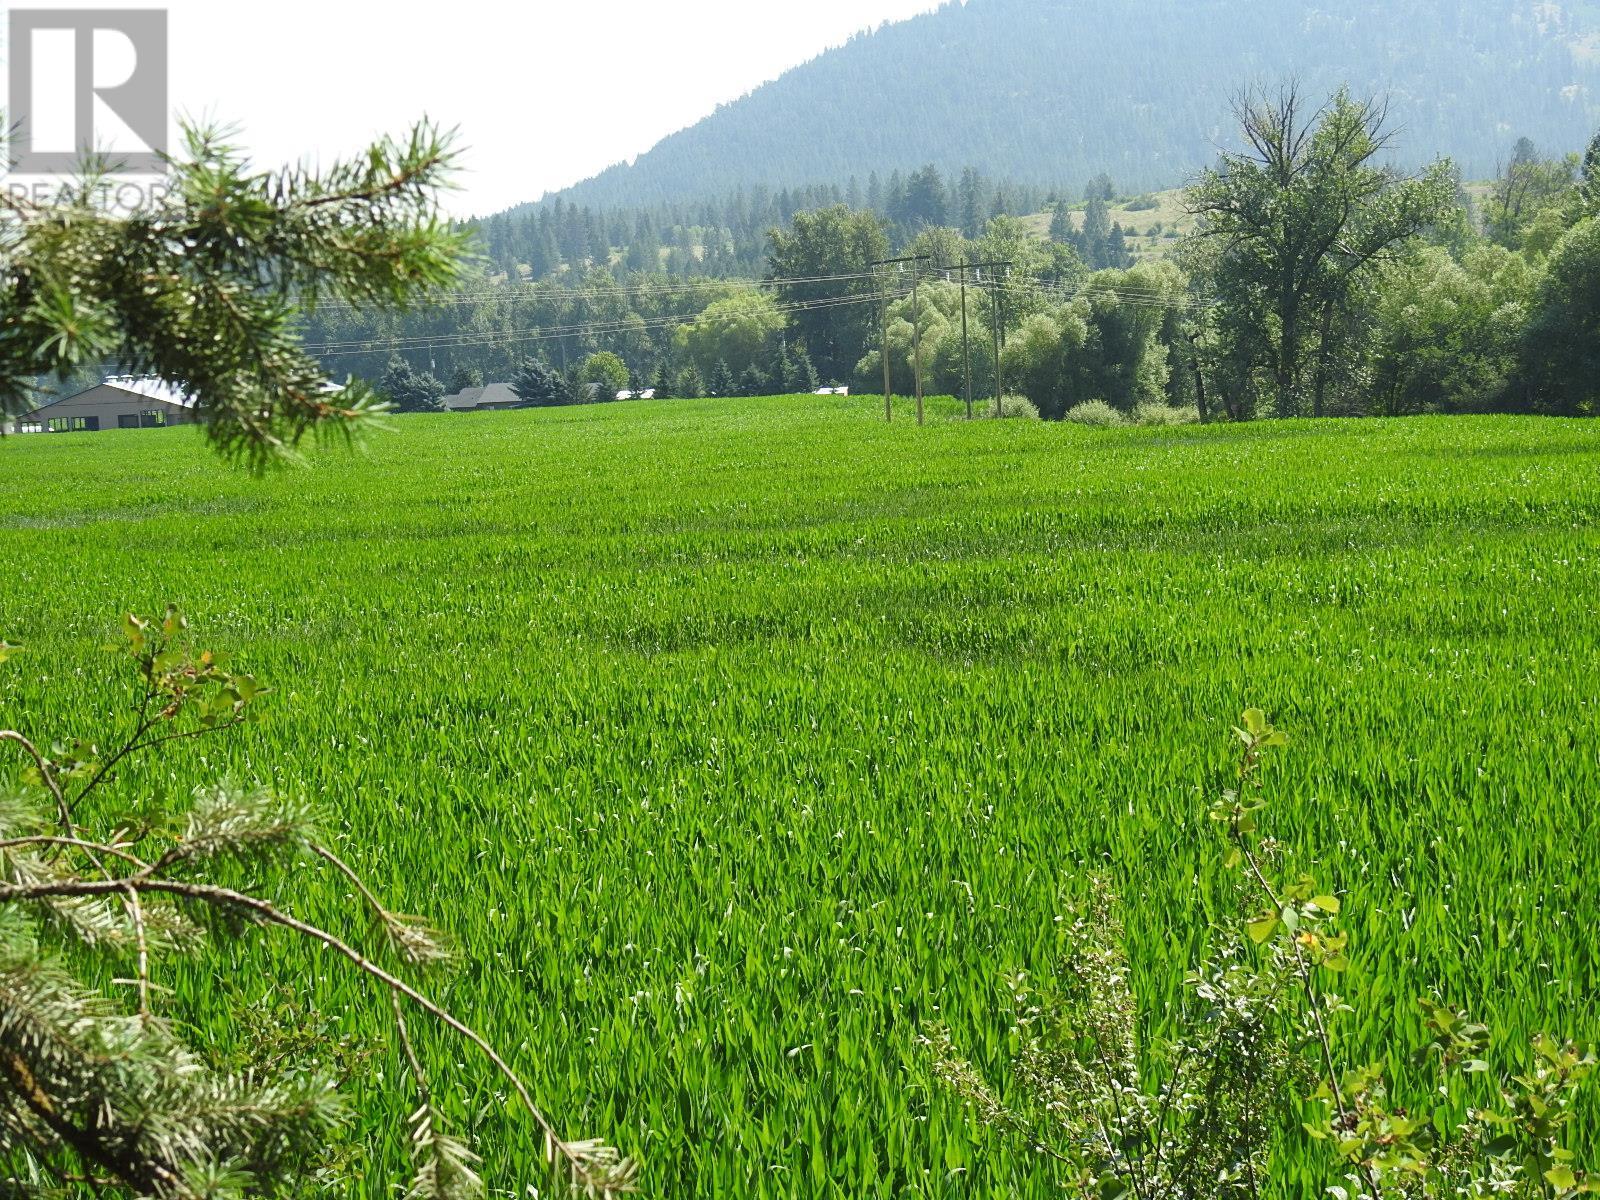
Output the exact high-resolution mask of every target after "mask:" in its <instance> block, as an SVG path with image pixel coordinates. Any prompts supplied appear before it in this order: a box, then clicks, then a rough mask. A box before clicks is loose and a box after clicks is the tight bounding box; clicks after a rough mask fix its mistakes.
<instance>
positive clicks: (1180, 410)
mask: <svg viewBox="0 0 1600 1200" xmlns="http://www.w3.org/2000/svg"><path fill="white" fill-rule="evenodd" d="M1133 420H1134V423H1135V424H1137V425H1198V424H1200V409H1199V408H1198V407H1197V406H1195V405H1189V406H1187V407H1185V406H1184V405H1181V404H1152V403H1146V404H1141V405H1139V406H1138V407H1137V408H1135V409H1134V410H1133Z"/></svg>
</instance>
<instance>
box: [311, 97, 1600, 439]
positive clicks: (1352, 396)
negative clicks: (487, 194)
mask: <svg viewBox="0 0 1600 1200" xmlns="http://www.w3.org/2000/svg"><path fill="white" fill-rule="evenodd" d="M1234 116H1235V118H1236V120H1237V122H1238V125H1239V128H1240V131H1241V140H1240V144H1241V145H1242V146H1243V147H1244V148H1243V149H1241V150H1238V151H1232V152H1229V153H1227V154H1225V155H1223V156H1222V157H1221V159H1220V160H1219V161H1218V162H1217V164H1216V165H1215V166H1214V167H1212V168H1211V169H1210V170H1208V171H1206V172H1204V173H1203V174H1202V175H1200V176H1199V177H1198V178H1197V179H1195V180H1194V181H1193V183H1192V184H1191V186H1190V187H1189V188H1188V189H1186V191H1185V193H1184V196H1185V204H1186V206H1187V207H1188V209H1189V211H1190V213H1191V214H1192V216H1193V217H1194V219H1195V220H1196V222H1197V228H1196V229H1195V230H1194V232H1193V233H1191V234H1190V235H1189V236H1187V237H1186V238H1185V239H1183V240H1182V241H1181V242H1180V243H1178V244H1177V246H1176V249H1175V251H1174V252H1173V253H1172V254H1171V255H1169V256H1167V257H1165V258H1159V259H1158V258H1153V257H1146V258H1144V259H1142V260H1138V261H1136V260H1135V258H1134V256H1133V255H1132V254H1131V253H1130V251H1129V249H1128V246H1127V242H1126V239H1125V238H1124V237H1123V235H1122V231H1121V229H1120V228H1119V227H1117V226H1115V225H1110V224H1108V212H1109V209H1108V198H1109V197H1111V196H1112V195H1113V194H1114V185H1113V184H1112V183H1111V181H1110V180H1108V179H1103V178H1102V179H1099V180H1096V181H1094V182H1093V183H1092V184H1091V185H1090V187H1089V188H1088V189H1087V191H1086V193H1085V199H1084V200H1083V201H1081V202H1080V201H1078V200H1076V199H1075V198H1073V199H1071V200H1069V199H1068V198H1066V197H1063V196H1059V195H1058V196H1056V197H1055V198H1054V201H1053V203H1052V204H1051V205H1050V207H1049V209H1048V210H1047V216H1046V217H1044V218H1040V217H1022V216H1018V215H1014V214H1011V213H1005V212H1000V213H994V212H990V213H987V214H986V215H985V216H984V217H983V219H982V221H981V223H980V226H979V229H978V232H977V234H976V236H973V235H972V234H971V232H970V231H969V230H970V227H969V226H967V225H966V224H964V223H960V224H941V223H937V222H936V221H934V220H932V218H933V217H934V216H937V215H939V213H940V212H941V211H943V213H944V215H945V216H946V217H947V218H948V217H949V215H950V209H949V207H948V205H949V202H950V199H951V197H952V196H955V197H959V195H960V191H961V189H960V187H959V186H958V187H957V188H955V189H953V190H951V189H946V188H944V183H943V180H942V178H941V177H940V176H939V173H938V172H937V170H936V169H933V168H929V169H928V170H926V171H922V172H917V173H915V176H914V178H913V180H912V181H907V180H901V181H899V190H898V191H897V194H903V195H904V196H906V197H908V198H909V197H916V200H915V203H914V204H913V205H912V207H911V208H910V209H905V210H903V212H902V219H901V220H898V221H896V220H891V219H890V218H888V217H886V216H885V215H884V214H882V213H880V212H879V211H877V210H875V209H872V208H868V207H854V206H852V205H850V204H849V203H846V202H840V203H829V204H827V205H824V206H822V207H818V208H811V209H802V210H799V211H796V212H794V213H792V214H791V215H790V216H789V217H788V219H787V220H785V221H783V222H782V223H778V224H774V225H772V226H769V227H768V228H767V229H765V230H764V232H763V234H762V239H763V246H764V248H763V251H762V261H761V271H760V272H759V273H760V274H761V275H762V276H763V279H762V280H760V281H758V280H756V279H754V278H753V276H754V275H755V274H756V272H752V273H751V274H752V278H748V279H744V280H738V279H731V278H730V279H720V280H717V279H708V278H692V279H691V278H676V277H674V276H672V275H671V274H670V273H668V272H664V271H661V270H656V271H639V272H632V271H628V270H627V269H626V268H625V267H624V266H623V265H621V264H620V263H619V262H616V261H611V262H607V263H599V262H596V261H594V260H590V261H588V262H587V263H586V264H584V265H583V266H582V267H581V269H580V268H579V267H576V266H563V268H562V269H561V270H560V271H559V272H557V273H556V274H553V275H551V276H548V277H545V278H539V279H532V280H525V279H524V280H519V281H518V282H511V281H509V280H495V279H491V278H490V277H489V276H488V275H487V274H486V275H485V277H484V278H483V279H482V280H481V281H480V282H479V284H478V285H477V287H476V290H468V291H466V292H463V293H462V294H461V295H460V296H458V297H455V298H451V299H449V300H448V301H447V302H444V303H441V304H437V305H434V306H432V307H429V308H425V309H422V310H419V311H416V312H412V313H409V314H400V315H386V316H383V317H379V318H369V317H359V316H356V315H354V313H353V312H332V311H326V310H325V311H322V312H316V313H313V314H311V316H310V317H309V319H308V322H307V340H308V342H309V343H311V344H312V345H313V346H317V347H326V349H323V351H322V352H323V355H324V361H326V362H327V363H328V364H329V365H330V367H332V368H334V369H335V370H339V371H345V370H348V371H351V372H353V373H355V374H357V375H361V376H363V377H365V378H368V379H375V380H377V379H379V376H381V375H382V374H383V373H384V372H385V371H386V370H387V371H388V372H389V375H390V378H389V379H388V383H389V384H394V385H395V386H389V387H387V388H386V390H387V392H388V394H390V395H391V396H394V397H395V398H396V399H398V400H399V401H400V402H401V404H402V406H403V407H421V408H427V407H433V406H436V401H437V398H438V397H439V396H442V395H443V394H444V391H445V389H446V388H447V387H448V388H450V389H451V390H457V389H459V388H460V387H463V386H471V381H473V380H481V379H492V380H512V379H513V378H515V377H517V376H519V375H522V374H526V373H527V371H528V369H529V364H530V363H538V364H539V365H540V367H541V368H542V369H543V370H545V371H546V372H548V374H549V375H550V376H551V377H552V378H558V379H559V380H560V386H559V387H557V386H540V387H538V388H530V389H529V390H528V393H527V394H528V396H529V397H537V399H536V400H532V401H531V402H537V403H576V402H583V401H587V400H590V399H597V398H610V397H611V396H614V395H615V394H616V393H618V392H622V391H630V390H631V391H634V392H639V391H642V390H646V389H654V392H655V395H656V396H657V398H667V397H672V396H699V395H716V396H736V395H757V394H764V393H767V392H792V391H800V390H807V391H809V390H815V387H816V386H820V385H823V384H849V385H853V386H855V387H856V388H858V389H865V390H872V391H877V390H879V389H880V388H881V387H882V378H883V370H882V368H883V354H884V352H885V347H886V348H887V353H888V355H889V358H890V368H891V380H892V382H893V385H894V386H895V387H896V388H897V390H902V391H909V390H910V388H911V374H912V371H913V369H914V363H915V361H917V360H920V363H921V367H922V372H923V375H922V382H923V385H924V387H925V389H927V390H929V391H934V392H949V393H959V392H961V391H962V390H963V389H964V388H965V387H966V386H967V380H968V378H969V377H970V379H971V380H972V387H973V389H974V391H975V392H976V393H977V394H978V395H980V396H988V395H991V394H992V393H993V392H994V390H995V386H996V385H995V377H994V355H993V353H992V348H993V344H994V343H995V342H996V341H998V342H1000V343H1001V354H1000V367H1001V380H1000V388H1001V390H1003V391H1005V392H1008V393H1016V394H1018V395H1021V396H1025V397H1026V398H1027V399H1028V400H1030V401H1031V402H1032V403H1033V404H1034V405H1035V406H1036V407H1037V408H1038V409H1039V411H1040V412H1041V414H1042V415H1044V416H1045V417H1060V416H1063V415H1065V414H1066V413H1067V412H1068V411H1070V410H1072V409H1073V408H1075V407H1077V406H1079V405H1082V404H1087V403H1093V402H1104V403H1105V404H1107V405H1109V406H1111V407H1112V408H1113V409H1115V410H1117V411H1118V412H1121V413H1124V414H1129V415H1131V414H1133V413H1134V412H1135V411H1137V410H1138V409H1139V408H1140V406H1141V405H1150V404H1161V405H1166V406H1168V407H1179V408H1183V409H1186V410H1192V411H1193V412H1195V413H1196V414H1197V415H1198V416H1199V417H1200V418H1202V419H1206V420H1247V419H1251V418H1255V417H1266V416H1355V415H1404V414H1416V413H1458V412H1487V411H1508V412H1537V413H1557V414H1587V413H1591V412H1593V411H1595V407H1596V385H1595V384H1594V383H1593V382H1591V381H1593V380H1595V379H1597V378H1600V373H1597V372H1596V370H1595V369H1594V368H1595V367H1596V365H1597V364H1596V362H1595V358H1596V356H1597V354H1600V351H1597V350H1596V346H1597V345H1600V342H1597V339H1596V336H1595V334H1596V332H1597V327H1596V313H1597V311H1600V298H1597V297H1596V294H1595V292H1596V280H1600V232H1597V225H1596V221H1595V217H1596V213H1597V211H1600V209H1597V198H1600V142H1597V143H1594V144H1591V145H1590V146H1589V147H1588V148H1587V152H1586V153H1583V154H1579V153H1558V154H1546V153H1543V152H1541V151H1540V150H1539V149H1538V148H1537V147H1535V146H1534V145H1533V144H1532V143H1531V142H1530V141H1528V140H1526V139H1523V140H1522V141H1519V142H1518V143H1516V145H1515V146H1514V147H1513V149H1512V152H1511V154H1510V156H1509V158H1508V159H1507V161H1506V164H1505V166H1504V167H1503V168H1502V170H1501V171H1500V172H1499V174H1498V176H1497V177H1496V178H1495V179H1494V180H1492V181H1491V182H1489V183H1488V184H1482V185H1472V186H1468V185H1466V184H1464V183H1463V181H1462V180H1461V178H1460V176H1459V174H1458V172H1457V171H1456V169H1455V168H1454V166H1453V165H1452V164H1451V163H1450V162H1449V161H1448V160H1439V161H1437V162H1435V163H1433V164H1431V165H1429V166H1428V167H1426V168H1425V169H1423V170H1420V171H1412V172H1407V171H1402V170H1400V169H1398V168H1397V167H1395V166H1394V165H1392V160H1393V154H1392V150H1393V122H1392V121H1391V119H1390V116H1389V113H1388V111H1387V110H1386V108H1385V107H1384V106H1383V105H1382V104H1381V103H1378V102H1375V101H1372V100H1363V99H1360V98H1358V97H1355V96H1353V95H1352V94H1351V93H1349V92H1348V91H1344V90H1341V91H1339V92H1337V93H1335V94H1334V95H1333V96H1332V97H1330V98H1328V99H1327V100H1325V101H1321V102H1318V101H1316V100H1311V99H1308V98H1307V97H1306V96H1305V95H1304V93H1303V92H1302V91H1300V90H1297V89H1296V88H1293V87H1288V88H1284V89H1282V90H1279V91H1273V92H1257V93H1254V94H1252V95H1248V96H1245V97H1242V98H1241V99H1240V100H1239V101H1238V103H1237V104H1236V106H1235V113H1234ZM793 195H794V194H791V196H790V202H792V200H793ZM823 198H825V199H830V200H831V199H832V193H831V192H830V193H827V194H826V195H825V196H824V197H823ZM769 200H770V201H771V202H772V203H776V200H771V198H769ZM904 203H906V204H912V201H911V200H909V199H908V200H906V201H905V202H904ZM941 203H943V204H944V205H945V207H944V208H943V209H942V210H941V208H940V204H941ZM563 211H565V212H566V213H567V214H568V217H569V218H570V216H571V214H572V213H573V212H574V211H576V210H572V209H570V208H569V209H565V210H563V209H561V208H558V207H551V208H549V209H545V210H542V211H541V213H540V214H534V215H530V218H529V219H530V220H531V221H532V222H533V223H534V225H533V227H534V228H538V227H539V226H540V225H543V224H548V225H549V226H550V228H552V229H553V228H554V227H555V226H556V224H557V216H556V214H558V213H561V212H563ZM748 219H749V220H753V219H754V218H753V217H749V218H748ZM908 222H909V224H908ZM1046 222H1047V223H1046ZM902 255H909V256H921V257H922V258H923V262H922V264H921V265H920V266H918V267H917V270H918V271H919V272H920V276H919V282H920V286H919V287H918V288H916V289H915V295H913V294H912V292H913V289H912V288H911V286H910V285H911V283H912V276H911V275H910V274H909V273H908V272H909V268H908V267H905V266H900V267H892V268H884V269H877V268H875V267H874V265H873V264H875V263H877V262H879V261H881V260H884V259H887V258H890V257H898V256H902ZM963 263H1006V264H1009V266H1007V267H1005V268H1002V269H991V270H989V271H987V272H971V273H969V274H968V277H967V287H966V289H965V291H966V300H965V303H966V313H965V321H963V312H962V303H963V301H962V292H963V289H962V286H961V277H960V274H959V272H957V271H954V270H951V269H950V268H952V267H959V266H960V265H961V264H963ZM492 269H493V265H492V263H491V265H490V266H489V267H488V268H486V271H492ZM963 329H965V334H963ZM974 347H976V349H974ZM391 351H392V353H390V352H391ZM969 363H970V365H969ZM402 368H403V369H402ZM407 372H409V375H410V376H411V378H412V382H411V383H410V384H408V383H407V382H406V380H405V378H404V377H405V375H406V373H407ZM379 381H380V382H382V380H379ZM440 381H445V382H440ZM418 393H421V394H423V399H421V400H414V399H413V397H414V396H416V395H417V394H418ZM428 397H432V399H428Z"/></svg>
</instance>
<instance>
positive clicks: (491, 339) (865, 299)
mask: <svg viewBox="0 0 1600 1200" xmlns="http://www.w3.org/2000/svg"><path fill="white" fill-rule="evenodd" d="M910 294H911V293H910V291H909V289H907V290H902V291H901V292H899V293H897V295H896V298H900V297H903V296H907V295H910ZM878 301H879V297H878V296H874V295H867V296H835V297H828V298H824V299H820V300H810V301H799V302H795V303H792V304H782V305H777V306H775V307H774V310H773V311H774V312H776V313H778V314H779V315H787V314H790V313H799V312H817V311H821V310H825V309H832V308H843V307H849V306H851V305H859V304H874V303H877V302H878ZM746 315H747V314H744V313H725V314H713V315H710V316H707V315H706V314H705V313H701V314H698V315H696V316H692V317H687V318H686V317H681V316H662V317H651V318H634V317H628V318H622V319H618V320H611V321H599V322H584V323H582V324H576V325H564V326H532V327H530V328H528V329H521V330H479V331H473V332H470V333H462V334H447V335H443V336H439V335H434V336H432V337H428V336H422V337H409V338H399V337H395V338H367V339H352V340H349V341H345V342H325V343H320V344H313V345H307V346H306V347H305V350H306V351H307V353H310V354H322V355H340V356H347V355H348V356H356V355H363V354H381V353H394V352H396V351H399V350H416V349H422V348H424V347H438V348H443V349H461V348H465V347H469V346H493V345H510V344H513V343H522V342H542V341H554V340H557V339H566V338H569V337H577V336H582V335H584V334H605V333H633V332H640V331H649V330H654V329H662V328H667V327H670V326H673V325H684V324H693V323H694V322H697V321H714V322H715V321H723V322H734V321H740V320H744V319H745V317H746Z"/></svg>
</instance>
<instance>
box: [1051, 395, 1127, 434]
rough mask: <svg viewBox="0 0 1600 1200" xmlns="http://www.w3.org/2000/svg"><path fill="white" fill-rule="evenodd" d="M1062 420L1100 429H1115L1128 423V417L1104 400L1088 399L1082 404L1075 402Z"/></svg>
mask: <svg viewBox="0 0 1600 1200" xmlns="http://www.w3.org/2000/svg"><path fill="white" fill-rule="evenodd" d="M1062 420H1065V421H1071V422H1072V423H1073V424H1074V425H1093V426H1095V427H1096V428H1100V429H1115V428H1116V427H1117V426H1119V425H1126V424H1127V423H1128V418H1127V417H1125V416H1123V415H1122V414H1121V413H1119V412H1118V411H1117V410H1116V409H1114V408H1112V407H1111V405H1109V404H1107V403H1106V402H1105V401H1104V400H1086V401H1084V402H1083V403H1082V404H1075V405H1073V406H1072V407H1071V408H1069V409H1067V415H1066V416H1065V417H1063V418H1062Z"/></svg>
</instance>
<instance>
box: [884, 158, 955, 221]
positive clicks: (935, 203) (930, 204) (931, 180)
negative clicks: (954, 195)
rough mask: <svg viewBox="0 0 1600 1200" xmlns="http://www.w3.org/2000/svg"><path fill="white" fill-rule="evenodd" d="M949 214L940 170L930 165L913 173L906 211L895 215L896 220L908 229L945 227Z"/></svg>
mask: <svg viewBox="0 0 1600 1200" xmlns="http://www.w3.org/2000/svg"><path fill="white" fill-rule="evenodd" d="M948 213H949V202H948V200H947V198H946V196H945V190H944V178H943V176H941V175H940V174H939V168H938V167H936V166H934V165H933V164H931V163H930V164H929V165H928V166H926V167H923V168H922V170H920V171H914V172H912V174H911V177H910V178H909V179H907V180H906V194H905V206H904V211H903V212H902V213H900V214H898V215H895V219H896V220H898V221H899V222H900V224H902V225H904V226H905V227H906V228H908V229H918V228H921V227H923V226H925V225H943V224H944V223H945V221H946V219H947V217H948ZM891 215H894V214H891Z"/></svg>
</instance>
